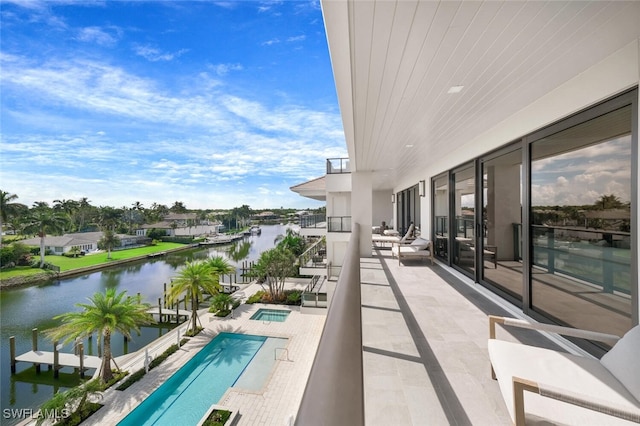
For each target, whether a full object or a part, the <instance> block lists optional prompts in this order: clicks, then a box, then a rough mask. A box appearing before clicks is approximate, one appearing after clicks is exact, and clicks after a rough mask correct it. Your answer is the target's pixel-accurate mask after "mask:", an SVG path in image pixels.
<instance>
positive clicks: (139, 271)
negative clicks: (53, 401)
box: [0, 225, 288, 425]
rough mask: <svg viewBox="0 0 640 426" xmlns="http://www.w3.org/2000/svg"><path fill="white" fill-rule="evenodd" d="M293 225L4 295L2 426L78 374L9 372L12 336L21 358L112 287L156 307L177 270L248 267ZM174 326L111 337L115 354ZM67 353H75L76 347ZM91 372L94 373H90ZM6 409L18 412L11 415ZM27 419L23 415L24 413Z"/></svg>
mask: <svg viewBox="0 0 640 426" xmlns="http://www.w3.org/2000/svg"><path fill="white" fill-rule="evenodd" d="M287 228H288V225H263V226H262V227H261V231H262V232H261V234H260V235H251V236H246V237H245V238H243V239H242V240H239V241H237V242H235V243H233V244H230V245H223V246H208V247H201V248H195V249H189V250H185V251H181V252H177V253H172V254H168V255H166V256H164V257H156V258H153V259H150V260H145V261H139V262H135V263H129V264H125V265H122V266H114V267H111V268H108V269H105V270H102V271H97V272H93V273H89V274H86V275H82V276H79V277H74V278H68V279H64V280H60V281H57V282H54V283H50V284H44V285H35V286H29V287H23V288H16V289H7V290H3V291H2V292H0V335H1V337H0V355H1V356H0V358H1V359H0V393H1V395H0V402H1V408H2V412H1V414H0V424H2V425H5V424H6V425H10V424H15V423H17V421H19V420H21V419H18V418H15V417H18V416H14V415H13V413H18V412H19V411H15V410H19V409H33V410H37V408H38V407H39V406H40V405H41V404H42V403H43V402H45V401H46V400H48V399H50V398H51V397H52V396H53V394H54V393H55V392H56V391H57V390H58V389H59V388H62V389H64V388H65V385H66V386H69V385H73V384H74V383H76V382H77V374H73V369H71V368H64V369H62V370H60V371H61V377H62V379H61V380H58V381H54V380H53V379H51V377H50V375H51V373H50V372H48V371H47V366H45V365H43V366H42V369H41V370H42V371H41V373H40V374H39V375H37V374H35V371H34V368H33V367H32V366H31V365H30V364H27V363H18V364H17V374H16V375H11V372H10V364H11V361H10V353H9V337H10V336H15V338H16V354H18V355H19V354H22V353H24V352H27V351H29V350H31V335H32V331H31V330H32V329H33V328H37V329H38V330H40V331H42V330H46V329H48V328H51V327H54V326H55V325H57V324H58V323H57V322H56V321H54V320H53V319H52V318H53V317H55V316H56V315H60V314H63V313H65V312H71V311H75V310H78V309H79V308H78V307H76V306H75V304H76V303H86V302H87V298H89V297H91V296H92V295H93V294H95V293H96V292H104V291H105V290H106V289H108V288H117V289H118V291H123V290H126V291H127V293H128V294H130V295H136V294H137V293H140V294H141V296H142V299H143V301H145V302H148V303H150V304H152V305H153V306H157V304H158V298H161V297H162V296H163V290H164V283H167V284H168V285H169V283H170V281H171V278H172V277H174V276H175V275H176V274H177V269H178V268H179V267H180V266H182V265H184V263H185V262H186V261H190V260H193V259H204V258H206V257H213V256H223V257H225V258H226V259H227V260H228V261H229V262H230V263H231V264H232V265H235V266H236V267H240V266H242V264H243V263H246V264H249V263H250V262H253V261H256V260H257V259H258V258H259V257H260V253H262V252H263V251H265V250H268V249H270V248H273V247H274V243H275V240H276V238H277V237H278V236H279V235H284V234H285V233H286V230H287ZM223 281H224V282H226V283H229V282H230V281H234V282H238V283H240V282H242V277H240V276H237V277H235V278H230V277H225V278H224V280H223ZM169 329H170V327H158V326H153V327H145V328H143V329H142V330H141V334H140V335H139V336H138V335H135V334H134V335H133V339H132V340H130V341H128V342H127V343H125V342H124V339H123V337H122V336H121V335H114V336H112V339H111V340H112V351H113V354H114V356H119V355H122V354H125V353H130V352H134V351H136V350H138V349H140V348H142V347H144V346H145V345H147V344H148V343H149V342H151V341H152V340H154V339H156V338H158V337H159V336H161V335H162V334H163V333H165V332H166V331H168V330H169ZM38 349H39V350H44V351H52V350H53V346H52V342H51V341H50V340H49V339H47V338H46V337H45V336H44V335H42V334H40V338H39V341H38ZM62 351H63V352H72V351H73V349H72V348H71V345H68V346H67V347H65V349H63V350H62ZM85 352H86V353H87V354H89V355H98V348H97V343H96V339H95V337H94V339H93V340H92V341H85ZM88 374H93V370H89V371H88ZM7 409H10V410H11V409H13V410H14V411H13V412H12V413H11V412H9V411H8V410H7ZM22 414H23V415H24V413H22Z"/></svg>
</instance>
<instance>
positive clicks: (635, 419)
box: [488, 316, 640, 426]
mask: <svg viewBox="0 0 640 426" xmlns="http://www.w3.org/2000/svg"><path fill="white" fill-rule="evenodd" d="M496 324H503V325H508V326H514V327H521V328H527V329H533V330H540V331H546V332H551V333H558V334H562V335H566V336H573V337H578V338H583V339H589V340H595V341H601V342H604V343H608V344H610V345H613V347H612V348H611V349H610V350H609V351H608V352H607V353H606V354H605V355H604V356H603V357H602V359H600V360H598V359H597V358H593V357H590V356H581V355H574V354H569V353H565V352H559V351H554V350H550V349H544V348H539V347H534V346H529V345H525V344H521V343H514V342H508V341H503V340H498V339H496V329H495V325H496ZM488 350H489V358H490V360H491V374H492V378H494V379H496V378H497V380H498V385H499V386H500V392H501V393H502V396H503V398H504V401H505V403H506V404H507V409H508V410H509V415H510V416H511V419H512V420H513V421H514V423H515V424H516V426H521V425H525V424H562V425H580V426H583V425H605V424H606V425H618V424H621V425H622V424H624V425H629V424H634V423H640V326H639V325H636V326H635V327H634V328H632V329H631V330H630V331H628V332H627V333H626V334H625V335H624V336H623V337H622V338H619V337H618V336H614V335H610V334H605V333H598V332H592V331H586V330H580V329H575V328H569V327H561V326H556V325H549V324H532V323H529V322H527V321H522V320H517V319H513V318H504V317H496V316H490V317H489V344H488Z"/></svg>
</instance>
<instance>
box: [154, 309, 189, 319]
mask: <svg viewBox="0 0 640 426" xmlns="http://www.w3.org/2000/svg"><path fill="white" fill-rule="evenodd" d="M147 313H148V314H151V315H162V316H165V315H168V316H172V317H174V316H176V315H177V316H179V317H190V316H191V311H187V310H186V309H168V308H165V309H160V308H151V309H149V310H147Z"/></svg>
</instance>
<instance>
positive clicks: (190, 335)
mask: <svg viewBox="0 0 640 426" xmlns="http://www.w3.org/2000/svg"><path fill="white" fill-rule="evenodd" d="M202 330H204V328H202V327H198V328H197V329H196V331H193V330H191V329H189V330H188V331H187V332H186V333H184V335H185V336H187V337H193V336H197V335H198V333H200V332H201V331H202Z"/></svg>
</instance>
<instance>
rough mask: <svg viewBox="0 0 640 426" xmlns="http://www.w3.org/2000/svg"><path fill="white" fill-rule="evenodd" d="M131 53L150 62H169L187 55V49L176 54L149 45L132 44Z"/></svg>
mask: <svg viewBox="0 0 640 426" xmlns="http://www.w3.org/2000/svg"><path fill="white" fill-rule="evenodd" d="M133 51H134V52H135V54H136V55H138V56H142V57H143V58H145V59H146V60H148V61H151V62H158V61H164V62H169V61H173V60H174V59H175V58H179V57H180V56H182V55H183V54H185V53H187V52H188V51H189V49H180V50H178V51H177V52H163V51H161V50H160V49H158V48H156V47H153V46H150V45H141V44H134V45H133Z"/></svg>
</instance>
